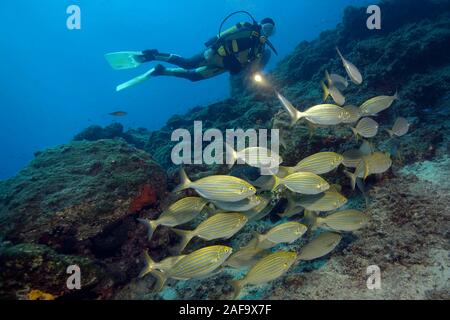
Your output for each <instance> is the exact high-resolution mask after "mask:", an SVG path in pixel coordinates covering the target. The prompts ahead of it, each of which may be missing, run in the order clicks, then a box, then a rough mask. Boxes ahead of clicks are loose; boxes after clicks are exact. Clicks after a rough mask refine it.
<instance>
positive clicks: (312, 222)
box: [304, 210, 318, 230]
mask: <svg viewBox="0 0 450 320" xmlns="http://www.w3.org/2000/svg"><path fill="white" fill-rule="evenodd" d="M304 217H305V222H306V224H307V226H308V229H309V230H316V229H317V227H318V224H317V214H315V213H314V212H313V211H310V210H305V214H304Z"/></svg>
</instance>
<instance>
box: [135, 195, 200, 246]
mask: <svg viewBox="0 0 450 320" xmlns="http://www.w3.org/2000/svg"><path fill="white" fill-rule="evenodd" d="M207 203H208V202H207V201H206V200H204V199H203V198H200V197H187V198H183V199H181V200H178V201H177V202H175V203H173V204H172V205H170V206H169V207H168V208H167V209H166V210H164V211H163V212H162V213H161V215H160V216H159V218H158V219H156V220H148V219H138V221H139V222H141V223H142V224H144V225H145V226H146V227H147V228H148V239H149V241H150V240H151V238H152V236H153V233H154V232H155V230H156V228H158V226H166V227H176V226H179V225H182V224H185V223H187V222H189V221H192V220H193V219H195V218H196V217H197V216H198V215H199V214H200V213H201V212H202V211H203V210H204V209H205V206H206V205H207Z"/></svg>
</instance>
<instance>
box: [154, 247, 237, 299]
mask: <svg viewBox="0 0 450 320" xmlns="http://www.w3.org/2000/svg"><path fill="white" fill-rule="evenodd" d="M232 253H233V248H231V247H227V246H210V247H205V248H202V249H199V250H196V251H194V252H192V253H190V254H188V255H186V256H185V257H184V258H182V259H181V260H180V261H178V262H177V263H176V264H175V265H174V266H173V267H172V268H169V269H168V270H166V271H165V272H161V271H159V270H153V271H152V273H151V274H152V275H153V276H154V277H155V278H156V285H155V288H154V289H153V292H159V291H161V289H162V288H163V287H164V285H165V283H166V281H167V279H176V280H189V279H198V278H204V277H205V276H208V275H211V274H212V273H213V272H214V271H215V270H216V269H218V268H219V267H220V266H221V265H222V264H223V263H224V262H225V261H226V260H227V259H228V257H229V256H230V255H231V254H232Z"/></svg>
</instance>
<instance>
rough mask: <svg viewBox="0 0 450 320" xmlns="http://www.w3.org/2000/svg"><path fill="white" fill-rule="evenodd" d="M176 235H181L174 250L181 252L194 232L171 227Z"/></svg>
mask: <svg viewBox="0 0 450 320" xmlns="http://www.w3.org/2000/svg"><path fill="white" fill-rule="evenodd" d="M172 231H173V232H175V233H176V234H177V235H178V236H180V237H181V241H180V244H179V245H178V246H176V247H175V251H177V252H179V253H181V252H183V250H184V249H185V248H186V246H187V245H188V243H189V241H191V240H192V238H193V237H194V233H193V232H192V231H190V230H180V229H172Z"/></svg>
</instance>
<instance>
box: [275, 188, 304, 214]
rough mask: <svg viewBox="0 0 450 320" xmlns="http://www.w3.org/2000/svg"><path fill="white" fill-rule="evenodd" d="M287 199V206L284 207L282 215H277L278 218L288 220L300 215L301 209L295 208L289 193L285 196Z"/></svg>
mask: <svg viewBox="0 0 450 320" xmlns="http://www.w3.org/2000/svg"><path fill="white" fill-rule="evenodd" d="M286 199H287V202H288V203H287V205H286V209H285V210H284V212H283V214H278V215H279V216H280V217H282V218H290V217H292V216H294V215H296V214H297V213H300V212H301V211H302V209H301V208H299V207H298V206H297V204H296V203H295V200H294V198H293V197H292V194H291V193H288V194H287V196H286Z"/></svg>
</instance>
